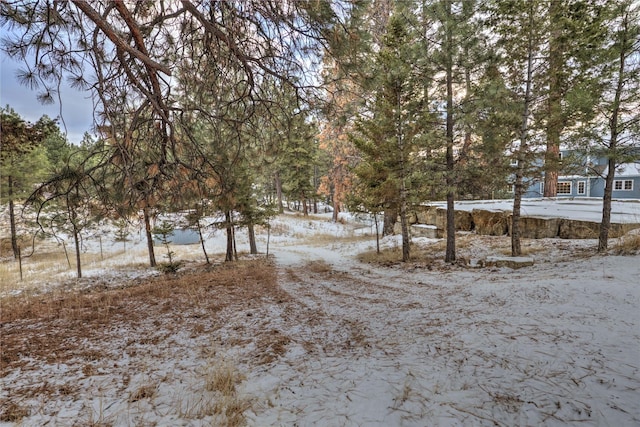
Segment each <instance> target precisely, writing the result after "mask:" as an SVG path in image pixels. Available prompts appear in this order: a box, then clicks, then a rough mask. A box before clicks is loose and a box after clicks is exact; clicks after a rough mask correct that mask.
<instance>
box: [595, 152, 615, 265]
mask: <svg viewBox="0 0 640 427" xmlns="http://www.w3.org/2000/svg"><path fill="white" fill-rule="evenodd" d="M615 171H616V161H615V159H613V158H609V172H608V173H607V176H606V178H605V184H604V195H603V197H602V221H600V233H599V235H598V252H600V253H602V252H605V251H606V250H607V248H608V246H609V230H610V229H611V200H612V198H613V181H614V178H615Z"/></svg>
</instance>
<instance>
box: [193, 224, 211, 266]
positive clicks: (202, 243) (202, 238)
mask: <svg viewBox="0 0 640 427" xmlns="http://www.w3.org/2000/svg"><path fill="white" fill-rule="evenodd" d="M196 227H198V236H200V246H202V252H203V253H204V259H205V260H206V261H207V264H211V262H210V261H209V254H207V248H205V246H204V236H203V235H202V225H201V224H200V219H197V220H196Z"/></svg>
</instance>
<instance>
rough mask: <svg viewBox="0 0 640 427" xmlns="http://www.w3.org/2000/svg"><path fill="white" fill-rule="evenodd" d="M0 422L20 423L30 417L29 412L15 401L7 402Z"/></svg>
mask: <svg viewBox="0 0 640 427" xmlns="http://www.w3.org/2000/svg"><path fill="white" fill-rule="evenodd" d="M3 406H4V407H3V409H2V412H0V421H2V422H8V423H19V422H20V421H22V419H23V418H25V417H27V416H29V410H28V409H27V408H25V407H23V406H20V405H18V404H17V403H15V402H13V401H9V402H5V404H4V405H3Z"/></svg>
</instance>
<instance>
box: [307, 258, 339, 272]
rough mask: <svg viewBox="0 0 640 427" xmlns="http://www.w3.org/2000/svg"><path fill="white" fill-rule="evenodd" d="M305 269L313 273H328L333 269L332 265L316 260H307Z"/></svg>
mask: <svg viewBox="0 0 640 427" xmlns="http://www.w3.org/2000/svg"><path fill="white" fill-rule="evenodd" d="M306 270H308V271H311V272H313V273H329V272H331V271H333V267H332V266H331V264H328V263H327V262H325V261H322V260H316V261H310V262H308V263H307V267H306Z"/></svg>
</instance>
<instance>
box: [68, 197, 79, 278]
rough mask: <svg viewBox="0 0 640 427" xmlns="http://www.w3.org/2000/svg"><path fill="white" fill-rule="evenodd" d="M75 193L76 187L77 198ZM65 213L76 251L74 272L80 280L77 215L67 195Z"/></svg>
mask: <svg viewBox="0 0 640 427" xmlns="http://www.w3.org/2000/svg"><path fill="white" fill-rule="evenodd" d="M77 193H78V187H76V196H78V194H77ZM78 198H79V196H78ZM67 212H68V213H69V219H70V220H71V227H72V229H73V243H74V246H75V249H76V271H77V272H78V279H80V278H82V265H81V263H80V231H79V230H78V225H77V221H78V215H77V213H76V210H75V208H74V206H73V204H71V200H70V198H69V195H67Z"/></svg>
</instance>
